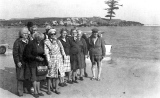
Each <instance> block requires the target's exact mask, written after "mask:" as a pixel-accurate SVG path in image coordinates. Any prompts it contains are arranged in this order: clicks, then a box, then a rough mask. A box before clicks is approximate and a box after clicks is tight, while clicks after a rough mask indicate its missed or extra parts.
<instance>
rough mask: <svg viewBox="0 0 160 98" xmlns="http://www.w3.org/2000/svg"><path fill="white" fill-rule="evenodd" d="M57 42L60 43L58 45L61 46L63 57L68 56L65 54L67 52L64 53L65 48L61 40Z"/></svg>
mask: <svg viewBox="0 0 160 98" xmlns="http://www.w3.org/2000/svg"><path fill="white" fill-rule="evenodd" d="M57 42H58V45H59V47H60V51H61V54H62V55H63V56H66V54H65V52H64V48H63V45H62V43H61V42H60V41H59V40H58V41H57Z"/></svg>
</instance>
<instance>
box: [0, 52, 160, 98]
mask: <svg viewBox="0 0 160 98" xmlns="http://www.w3.org/2000/svg"><path fill="white" fill-rule="evenodd" d="M112 59H113V61H112V63H111V64H110V63H108V61H106V60H103V67H102V68H103V69H102V75H101V81H91V80H90V77H91V70H90V69H91V63H90V60H87V61H86V62H87V72H88V74H89V77H87V78H84V81H79V83H78V84H68V86H67V87H59V90H60V92H61V94H60V95H56V94H55V93H52V95H47V94H46V88H42V92H43V93H44V94H45V96H44V98H52V97H56V98H159V96H160V66H159V65H160V61H155V60H140V59H131V58H130V59H126V58H112ZM15 93H16V77H15V67H14V63H13V58H12V53H11V50H9V52H7V53H6V54H5V55H0V96H1V98H10V97H12V98H18V96H17V95H15ZM23 98H33V96H32V95H29V94H24V96H23ZM40 98H42V97H40Z"/></svg>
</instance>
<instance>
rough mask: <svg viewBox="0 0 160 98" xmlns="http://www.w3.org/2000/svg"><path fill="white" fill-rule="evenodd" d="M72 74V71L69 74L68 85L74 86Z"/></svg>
mask: <svg viewBox="0 0 160 98" xmlns="http://www.w3.org/2000/svg"><path fill="white" fill-rule="evenodd" d="M71 74H72V71H70V72H68V81H67V83H69V84H73V83H72V80H71Z"/></svg>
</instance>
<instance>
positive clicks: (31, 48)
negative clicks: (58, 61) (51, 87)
mask: <svg viewBox="0 0 160 98" xmlns="http://www.w3.org/2000/svg"><path fill="white" fill-rule="evenodd" d="M33 37H34V39H33V41H30V42H29V44H28V45H27V46H26V49H25V51H24V56H25V57H24V58H25V59H26V60H28V65H29V66H30V69H31V81H32V83H33V88H34V97H35V98H38V97H39V96H44V95H43V93H41V92H40V81H41V80H44V79H46V76H38V75H37V74H36V71H37V69H36V68H37V66H44V65H46V58H45V55H44V41H43V39H44V35H43V34H42V33H39V32H36V33H35V34H34V36H33Z"/></svg>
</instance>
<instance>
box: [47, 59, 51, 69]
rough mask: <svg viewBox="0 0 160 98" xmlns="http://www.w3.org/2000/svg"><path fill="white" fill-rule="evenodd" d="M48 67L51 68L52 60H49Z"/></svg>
mask: <svg viewBox="0 0 160 98" xmlns="http://www.w3.org/2000/svg"><path fill="white" fill-rule="evenodd" d="M48 69H51V62H49V61H48Z"/></svg>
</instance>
